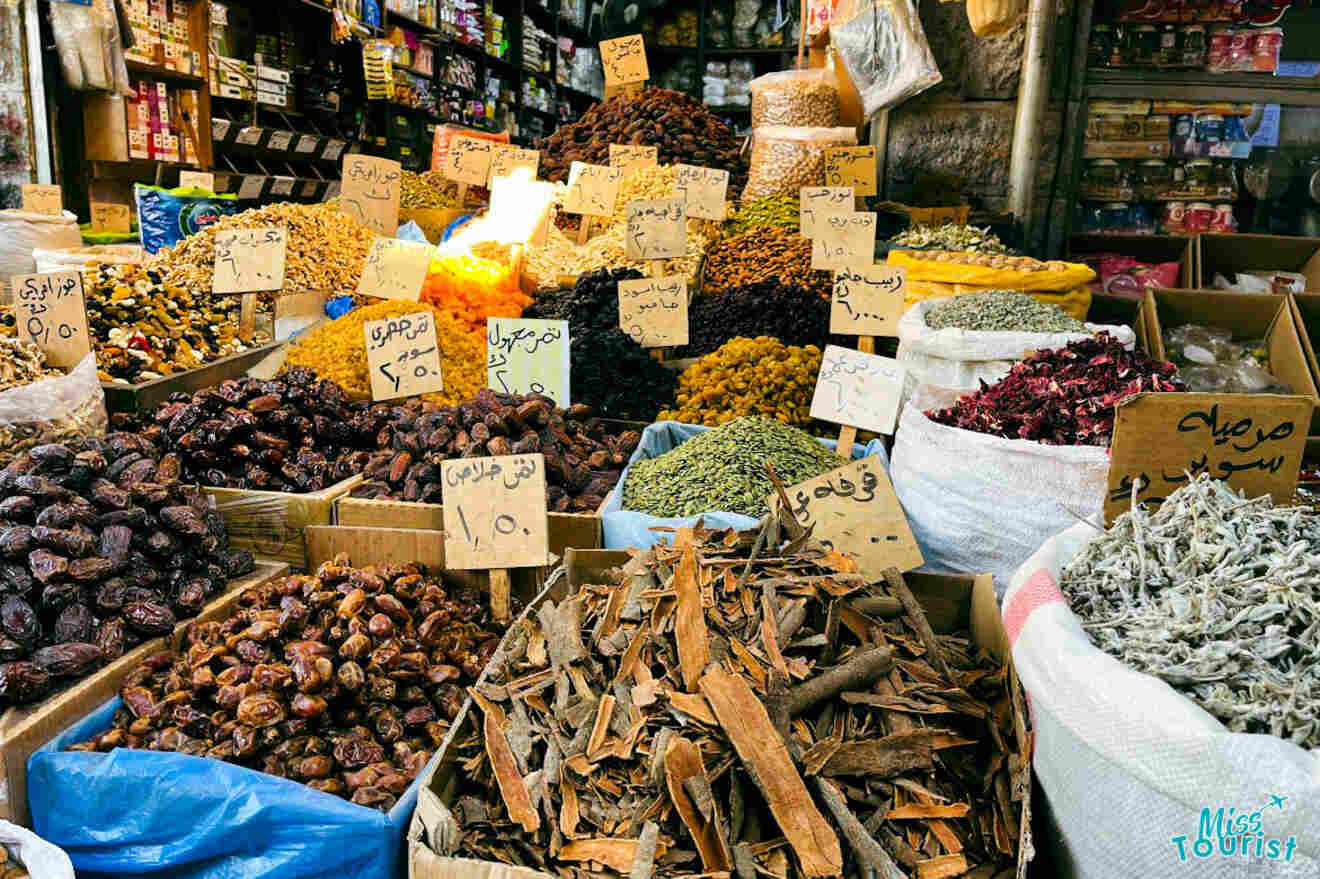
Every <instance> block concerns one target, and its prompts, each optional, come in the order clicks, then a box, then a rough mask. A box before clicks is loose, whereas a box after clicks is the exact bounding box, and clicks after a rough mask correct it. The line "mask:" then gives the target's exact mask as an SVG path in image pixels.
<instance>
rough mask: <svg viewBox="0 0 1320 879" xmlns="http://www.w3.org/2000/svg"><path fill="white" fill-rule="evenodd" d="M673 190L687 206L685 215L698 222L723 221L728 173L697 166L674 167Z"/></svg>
mask: <svg viewBox="0 0 1320 879" xmlns="http://www.w3.org/2000/svg"><path fill="white" fill-rule="evenodd" d="M674 168H675V174H674V188H675V189H676V190H677V191H678V194H679V195H680V196H682V198H683V204H684V205H686V206H687V215H688V216H689V217H695V218H697V219H699V220H723V219H724V216H725V214H726V213H727V211H728V204H727V203H726V202H725V200H724V198H725V196H726V195H727V194H728V191H729V172H728V171H720V170H717V169H715V168H702V167H700V166H699V165H675V166H674Z"/></svg>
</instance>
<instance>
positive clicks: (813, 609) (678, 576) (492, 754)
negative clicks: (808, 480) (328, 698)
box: [438, 527, 1031, 879]
mask: <svg viewBox="0 0 1320 879" xmlns="http://www.w3.org/2000/svg"><path fill="white" fill-rule="evenodd" d="M791 536H792V535H790V534H787V533H785V534H781V533H779V532H778V531H777V530H775V531H772V530H771V529H770V528H768V527H767V528H765V529H762V530H761V531H760V533H759V534H758V532H755V531H747V532H742V533H737V532H733V531H724V532H712V531H705V530H698V529H690V528H684V529H681V530H680V531H679V532H678V534H677V535H676V537H675V542H676V543H677V544H678V545H679V546H680V547H681V548H675V547H657V548H656V549H655V551H653V552H650V551H648V552H644V553H639V554H637V555H635V556H634V557H633V558H632V559H631V560H629V562H628V564H627V565H626V566H625V567H624V568H623V569H614V570H611V571H590V570H588V571H584V572H582V573H583V574H584V575H585V576H586V577H588V578H589V579H586V581H585V582H586V585H584V586H583V587H582V588H581V591H579V592H577V593H576V594H573V595H571V596H570V597H569V598H567V599H566V600H564V601H562V602H560V603H558V604H556V603H554V602H553V601H546V602H545V603H544V604H542V605H541V606H540V607H539V608H538V609H537V613H536V614H535V616H529V617H528V618H525V619H523V620H521V621H520V622H519V623H518V624H517V626H516V627H515V628H513V629H512V630H511V631H510V633H509V637H508V638H507V639H506V641H505V643H504V645H503V646H502V649H501V652H500V659H499V660H497V661H496V662H495V663H494V664H493V665H492V668H491V675H492V677H491V679H490V680H489V681H488V682H485V683H483V684H482V685H480V686H478V687H476V688H474V690H473V691H472V699H473V701H472V704H471V708H470V711H469V712H467V713H466V714H465V716H464V719H463V721H462V722H461V725H460V726H459V727H458V728H457V729H456V731H455V735H454V738H453V740H452V745H451V747H452V748H453V750H454V760H453V762H452V763H449V764H447V765H446V766H444V767H442V768H441V769H440V770H439V773H440V774H439V776H438V777H439V778H441V779H443V783H445V784H446V785H448V784H452V785H453V786H454V789H455V794H454V797H453V800H452V803H453V806H452V807H451V808H453V810H454V813H455V818H456V819H457V821H458V824H459V827H458V830H459V833H458V834H457V838H456V840H455V847H456V849H457V850H456V851H455V852H452V854H455V855H457V856H461V857H469V858H480V859H482V860H487V861H501V862H504V863H508V864H517V865H522V866H525V867H530V868H533V869H536V870H538V871H541V872H544V873H550V874H551V875H557V876H561V877H563V879H610V877H619V876H629V875H633V876H648V877H655V879H677V877H683V876H689V877H690V876H695V875H724V876H729V875H733V871H734V870H735V864H736V865H738V866H737V868H736V869H737V870H738V873H739V875H743V876H757V875H762V876H777V877H782V879H804V877H808V876H841V877H845V879H863V877H913V879H917V877H953V876H972V877H977V879H987V877H991V876H1012V875H1013V867H1014V863H1015V861H1016V858H1017V849H1018V838H1019V830H1020V828H1021V821H1022V814H1021V812H1022V809H1021V803H1020V802H1015V801H1014V798H1013V794H1012V792H1013V791H1015V790H1022V789H1023V788H1024V786H1029V785H1030V784H1031V780H1030V771H1031V770H1030V750H1029V748H1030V746H1029V744H1028V740H1027V736H1026V734H1025V732H1024V730H1023V726H1022V718H1021V715H1020V713H1019V710H1018V709H1017V708H1016V707H1015V706H1018V705H1021V704H1022V696H1021V690H1020V688H1019V687H1018V686H1017V683H1016V679H1015V677H1014V676H1013V675H1012V674H1011V672H1010V671H1009V670H1008V669H1007V668H1005V667H1004V666H1003V665H1001V664H1000V663H999V662H998V661H996V660H995V659H994V658H993V657H991V656H990V655H988V654H987V653H986V651H984V650H983V649H980V648H979V647H977V646H975V642H974V641H973V640H972V639H971V638H970V637H969V635H968V633H967V632H957V633H949V632H947V630H946V629H944V628H943V627H941V626H940V625H939V623H937V622H935V621H933V620H928V618H927V617H926V615H925V612H924V611H923V610H922V608H921V605H920V604H919V603H918V601H917V598H916V597H914V595H913V592H912V591H911V590H909V588H908V586H907V585H906V584H905V583H904V581H903V579H902V578H901V577H900V576H899V575H898V573H897V572H896V571H893V572H892V573H891V575H890V576H891V579H890V580H889V581H888V582H886V581H885V580H881V581H880V582H878V583H874V585H868V584H871V583H873V581H874V580H875V578H874V577H870V578H865V577H862V576H860V575H858V574H856V573H853V572H852V571H854V570H855V565H853V564H852V563H851V560H849V559H846V558H843V557H840V556H838V555H837V554H835V553H828V554H827V553H826V551H825V549H824V547H822V546H821V545H820V544H818V543H815V542H814V541H813V542H807V543H805V545H800V544H799V543H797V542H792V541H791V540H790V539H789V537H791ZM753 545H755V546H756V548H757V551H756V552H754V551H753ZM753 556H754V560H752V561H749V557H753ZM648 584H650V585H648ZM659 584H663V585H659ZM711 586H713V587H714V594H715V596H716V598H715V600H714V601H713V602H704V601H703V600H702V596H703V593H704V594H707V595H709V594H710V589H709V588H708V587H711ZM840 612H841V613H842V616H843V619H844V620H845V621H846V622H845V624H844V625H842V626H837V625H831V622H830V621H831V620H834V619H836V618H837V615H838V614H839V613H840ZM882 619H883V620H885V621H884V622H880V620H882ZM937 628H938V629H939V632H940V633H939V634H937V633H936V631H935V630H936V629H937ZM1010 688H1011V689H1010ZM900 865H901V866H900Z"/></svg>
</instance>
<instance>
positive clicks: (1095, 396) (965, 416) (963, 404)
mask: <svg viewBox="0 0 1320 879" xmlns="http://www.w3.org/2000/svg"><path fill="white" fill-rule="evenodd" d="M1174 373H1175V370H1174V366H1173V364H1172V363H1165V362H1162V361H1159V360H1152V359H1150V358H1149V357H1147V356H1145V355H1144V354H1139V353H1136V352H1134V351H1128V350H1126V349H1125V348H1124V347H1123V345H1122V343H1120V342H1117V341H1115V340H1114V338H1113V337H1112V336H1110V335H1109V334H1108V333H1100V334H1099V335H1097V336H1096V337H1095V338H1093V339H1082V340H1079V341H1077V342H1070V343H1069V344H1068V345H1067V347H1064V348H1057V349H1055V350H1053V351H1040V352H1038V353H1036V354H1033V355H1032V356H1030V357H1028V358H1027V359H1025V360H1019V361H1018V362H1017V363H1015V364H1013V370H1012V372H1010V373H1009V374H1008V375H1006V376H1004V377H1003V378H1002V379H1000V380H999V381H997V382H995V383H994V384H993V385H990V386H988V387H987V386H986V384H985V383H984V382H982V383H981V390H979V391H976V392H974V393H971V394H966V395H964V396H962V397H959V398H958V402H957V403H955V404H954V405H953V406H951V407H949V408H948V409H938V410H931V411H929V412H927V413H926V416H927V417H929V418H930V419H931V420H933V421H935V422H936V423H937V424H947V425H949V426H950V427H959V428H962V429H963V430H970V431H973V432H975V433H988V434H990V435H991V436H1000V437H1004V438H1006V439H1025V440H1034V441H1036V442H1040V443H1045V444H1046V445H1051V446H1108V445H1109V440H1110V438H1111V437H1112V436H1113V433H1114V407H1115V406H1116V405H1117V404H1118V403H1119V401H1121V400H1123V399H1124V398H1126V397H1130V396H1132V395H1133V394H1139V393H1142V392H1143V391H1185V390H1187V388H1186V387H1185V386H1184V385H1183V383H1182V382H1181V381H1180V380H1178V378H1177V377H1176V376H1175V374H1174Z"/></svg>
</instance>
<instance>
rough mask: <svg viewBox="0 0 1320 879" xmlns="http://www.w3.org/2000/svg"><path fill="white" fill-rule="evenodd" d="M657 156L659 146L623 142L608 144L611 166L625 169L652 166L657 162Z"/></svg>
mask: <svg viewBox="0 0 1320 879" xmlns="http://www.w3.org/2000/svg"><path fill="white" fill-rule="evenodd" d="M659 156H660V148H659V147H653V146H637V145H636V144H624V143H612V144H610V167H611V168H622V169H623V170H625V171H627V170H628V169H630V168H652V167H655V165H656V164H657V162H658V160H659Z"/></svg>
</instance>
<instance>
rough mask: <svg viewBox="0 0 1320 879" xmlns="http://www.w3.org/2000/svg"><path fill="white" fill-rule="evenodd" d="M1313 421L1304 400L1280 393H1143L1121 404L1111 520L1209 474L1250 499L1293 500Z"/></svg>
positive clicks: (1108, 503) (1108, 505) (1108, 508)
mask: <svg viewBox="0 0 1320 879" xmlns="http://www.w3.org/2000/svg"><path fill="white" fill-rule="evenodd" d="M1310 424H1311V402H1310V400H1309V399H1308V398H1306V397H1291V396H1281V395H1274V394H1137V395H1136V396H1134V397H1129V398H1128V399H1126V400H1124V401H1123V402H1121V403H1119V404H1118V411H1117V413H1116V417H1115V419H1114V439H1113V443H1112V445H1111V447H1110V461H1109V492H1108V494H1107V495H1106V497H1105V523H1106V524H1109V523H1112V522H1113V521H1114V517H1115V516H1117V515H1118V514H1119V513H1122V512H1125V511H1126V510H1129V509H1131V507H1132V486H1133V483H1137V484H1138V490H1137V501H1138V502H1139V503H1149V504H1153V505H1156V506H1158V505H1159V504H1161V503H1163V502H1164V499H1165V498H1167V497H1168V496H1169V495H1170V494H1171V493H1173V492H1174V491H1175V490H1176V489H1177V488H1179V487H1180V486H1182V485H1185V484H1186V483H1187V482H1188V481H1189V480H1190V479H1191V478H1192V477H1195V476H1197V475H1198V474H1201V473H1209V474H1210V475H1211V476H1213V477H1214V478H1216V479H1222V480H1224V481H1225V482H1227V483H1228V484H1229V485H1230V486H1232V487H1233V488H1235V489H1238V490H1239V491H1243V492H1246V495H1247V497H1248V498H1256V497H1260V496H1261V495H1264V494H1269V495H1272V496H1273V497H1274V502H1275V503H1276V504H1287V503H1289V502H1290V500H1291V498H1292V494H1293V489H1295V488H1296V487H1297V474H1298V471H1299V470H1300V468H1301V464H1302V453H1303V452H1304V451H1305V448H1306V431H1307V428H1308V427H1309V426H1310Z"/></svg>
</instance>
